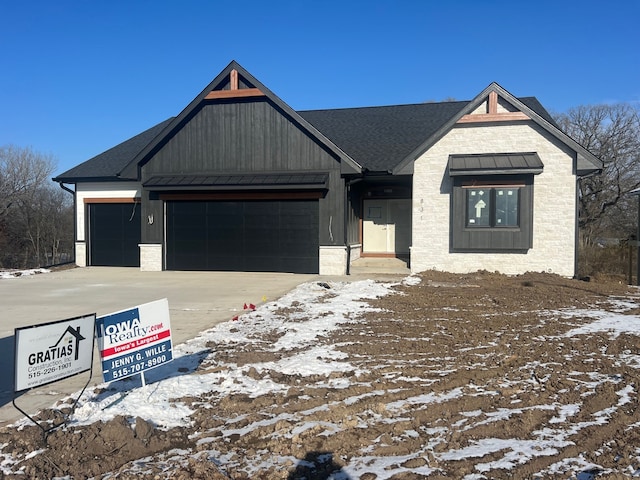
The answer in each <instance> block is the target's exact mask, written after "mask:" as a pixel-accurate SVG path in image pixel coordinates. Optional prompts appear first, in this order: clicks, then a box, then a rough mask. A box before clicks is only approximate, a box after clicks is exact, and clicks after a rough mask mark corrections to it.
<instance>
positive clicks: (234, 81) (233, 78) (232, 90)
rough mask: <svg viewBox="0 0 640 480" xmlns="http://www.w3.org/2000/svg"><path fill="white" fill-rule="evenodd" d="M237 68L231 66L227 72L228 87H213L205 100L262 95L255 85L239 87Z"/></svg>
mask: <svg viewBox="0 0 640 480" xmlns="http://www.w3.org/2000/svg"><path fill="white" fill-rule="evenodd" d="M239 84H240V82H239V75H238V70H237V69H235V68H232V69H231V71H230V72H229V84H228V85H229V88H228V89H224V88H221V89H218V90H216V89H213V90H211V91H210V92H209V93H207V94H206V95H205V97H204V99H205V100H218V99H223V98H247V97H264V96H265V94H264V92H263V91H262V90H260V89H259V88H255V87H246V88H240V86H239Z"/></svg>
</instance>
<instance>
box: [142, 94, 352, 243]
mask: <svg viewBox="0 0 640 480" xmlns="http://www.w3.org/2000/svg"><path fill="white" fill-rule="evenodd" d="M288 171H294V172H305V171H313V172H327V173H329V179H328V182H327V189H326V192H324V193H323V195H324V196H323V197H322V198H320V200H319V244H320V245H342V244H343V243H344V193H343V192H344V179H343V178H342V177H341V175H340V160H339V159H338V158H336V156H335V154H333V153H332V152H329V151H328V150H327V149H326V148H325V147H323V146H322V145H320V144H319V143H318V141H317V140H315V139H314V138H312V136H311V135H309V133H307V132H306V131H304V129H302V128H301V127H300V125H299V124H298V123H296V122H295V121H293V120H292V119H291V118H290V116H288V115H287V114H286V113H285V112H283V111H282V110H281V109H280V108H279V107H278V106H277V105H275V104H274V103H273V102H271V101H270V100H268V99H266V98H258V99H232V100H231V99H230V100H228V101H220V100H217V101H214V102H212V103H205V104H204V105H203V106H202V107H201V108H199V109H197V110H196V111H195V113H194V114H193V115H191V116H190V117H189V118H188V119H186V121H185V122H184V123H183V124H182V125H181V126H180V128H179V129H178V130H177V131H176V132H175V133H174V134H173V135H171V136H170V137H169V138H168V140H167V141H166V142H164V144H162V145H161V146H160V147H159V148H158V149H157V151H156V152H155V153H153V155H152V156H151V157H150V158H149V160H148V161H147V162H146V163H145V164H144V165H143V166H142V168H141V173H142V182H143V184H144V183H145V182H146V181H148V180H149V179H150V178H152V177H154V176H158V175H171V174H184V175H197V174H223V173H236V174H242V173H270V172H280V173H281V172H288ZM142 203H143V206H144V209H143V211H142V214H143V219H148V218H150V217H149V216H150V215H151V216H153V218H154V219H161V218H163V216H164V212H163V211H162V201H161V200H159V199H158V194H157V192H153V190H152V188H150V189H145V191H144V192H143V202H142ZM163 240H164V229H163V225H162V222H157V221H154V222H153V223H151V224H150V223H149V222H148V221H143V231H142V242H143V243H161V242H162V241H163Z"/></svg>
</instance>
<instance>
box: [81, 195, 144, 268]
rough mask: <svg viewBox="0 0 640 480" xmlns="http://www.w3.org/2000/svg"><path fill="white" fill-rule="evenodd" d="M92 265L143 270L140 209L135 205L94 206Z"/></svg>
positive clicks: (91, 218) (91, 216)
mask: <svg viewBox="0 0 640 480" xmlns="http://www.w3.org/2000/svg"><path fill="white" fill-rule="evenodd" d="M88 214H89V232H88V237H89V258H88V262H89V265H92V266H110V267H138V266H140V255H139V247H138V245H139V244H140V206H139V205H137V204H135V203H91V204H89V205H88Z"/></svg>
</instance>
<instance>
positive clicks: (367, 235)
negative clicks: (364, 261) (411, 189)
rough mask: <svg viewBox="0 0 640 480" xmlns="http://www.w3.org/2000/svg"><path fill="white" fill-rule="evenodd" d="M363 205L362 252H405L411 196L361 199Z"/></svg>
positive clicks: (409, 240) (409, 226)
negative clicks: (407, 197)
mask: <svg viewBox="0 0 640 480" xmlns="http://www.w3.org/2000/svg"><path fill="white" fill-rule="evenodd" d="M363 207H364V215H363V223H362V237H363V238H362V252H363V253H387V254H388V253H394V254H408V253H409V245H410V244H411V200H410V199H404V198H403V199H380V200H365V201H364V202H363Z"/></svg>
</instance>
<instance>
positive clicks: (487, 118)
mask: <svg viewBox="0 0 640 480" xmlns="http://www.w3.org/2000/svg"><path fill="white" fill-rule="evenodd" d="M500 100H503V101H505V102H507V103H508V104H509V105H511V106H513V104H512V103H511V102H509V101H508V100H506V99H504V97H503V96H501V95H499V94H498V92H497V91H496V90H495V89H491V90H490V91H489V92H488V95H487V96H486V97H485V98H484V99H481V101H480V102H479V106H482V105H483V104H484V105H485V113H479V112H477V111H474V112H471V113H468V114H466V115H463V116H462V117H460V119H459V120H458V121H457V123H484V122H514V121H526V120H531V117H530V116H529V115H527V114H526V113H524V112H523V111H521V110H517V111H514V112H512V111H508V110H505V109H503V110H500V109H499V108H498V107H499V106H500Z"/></svg>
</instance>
